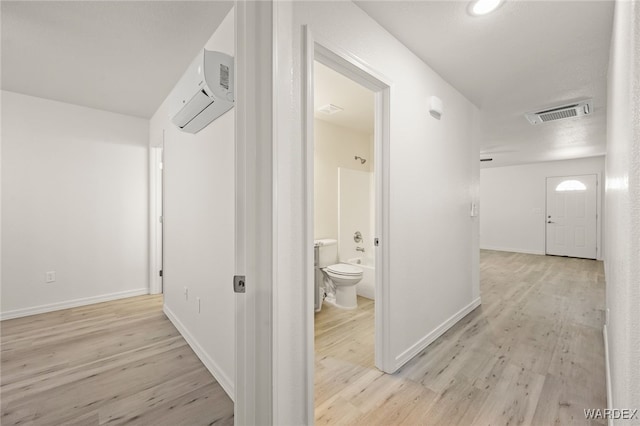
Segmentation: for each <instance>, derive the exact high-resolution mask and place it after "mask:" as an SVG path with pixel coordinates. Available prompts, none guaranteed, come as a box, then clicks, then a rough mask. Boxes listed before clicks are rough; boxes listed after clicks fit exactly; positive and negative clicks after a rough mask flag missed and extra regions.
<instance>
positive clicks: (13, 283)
mask: <svg viewBox="0 0 640 426" xmlns="http://www.w3.org/2000/svg"><path fill="white" fill-rule="evenodd" d="M147 144H148V120H144V119H140V118H135V117H130V116H126V115H120V114H114V113H111V112H105V111H99V110H95V109H91V108H85V107H81V106H76V105H70V104H66V103H61V102H55V101H51V100H46V99H41V98H36V97H31V96H25V95H22V94H18V93H13V92H6V91H3V92H2V151H3V152H2V154H3V156H2V229H3V234H2V317H3V318H9V317H16V316H23V315H29V314H33V313H38V312H45V311H50V310H55V309H62V308H66V307H70V306H77V305H80V304H86V303H91V302H97V301H103V300H109V299H113V298H118V297H127V296H133V295H139V294H145V293H146V292H147V291H148V269H147V262H148V247H147V246H148V222H147V220H148V219H147V214H148V202H147V200H148V197H147V190H148V189H147V187H148V169H147V161H148V160H147V149H148V148H147ZM46 271H56V282H54V283H50V284H45V272H46Z"/></svg>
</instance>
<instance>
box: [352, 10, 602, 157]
mask: <svg viewBox="0 0 640 426" xmlns="http://www.w3.org/2000/svg"><path fill="white" fill-rule="evenodd" d="M356 4H357V5H358V6H359V7H360V8H362V9H363V10H364V11H365V12H366V13H367V14H369V15H370V16H371V17H372V18H373V19H375V20H376V21H377V22H378V23H379V24H380V25H382V26H383V27H384V28H385V29H386V30H387V31H389V32H390V33H391V34H393V35H394V36H395V37H396V38H398V39H399V40H400V41H401V42H402V43H404V44H405V45H406V46H407V47H408V48H409V49H411V50H412V51H413V52H414V53H415V54H416V55H417V56H418V57H420V58H421V59H422V60H423V61H424V62H426V63H427V64H428V65H429V66H431V67H432V68H433V69H434V70H435V71H436V72H438V73H439V74H440V75H441V76H442V77H443V78H444V79H445V80H447V81H448V82H449V83H450V84H451V85H453V86H454V87H455V88H457V89H458V90H459V91H460V92H461V93H462V94H464V95H465V96H466V97H467V98H468V99H469V100H471V101H472V102H473V103H474V104H476V105H477V106H478V107H479V108H480V109H481V118H482V120H481V121H482V125H483V132H482V140H481V151H482V152H483V153H486V154H487V155H488V156H490V157H492V158H493V159H494V161H493V162H491V163H483V167H487V166H501V165H508V164H520V163H530V162H536V161H549V160H560V159H569V158H580V157H589V156H595V155H602V154H604V152H605V135H606V74H607V64H608V58H609V42H610V37H611V29H612V20H613V1H591V0H589V1H524V0H506V2H505V3H504V4H503V5H502V6H501V7H500V8H499V9H498V10H496V11H495V12H494V13H492V14H489V15H486V16H483V17H473V16H471V15H469V14H468V13H467V7H468V4H469V2H466V1H357V2H356ZM436 95H437V93H436ZM584 98H593V100H594V107H595V108H594V109H595V111H594V113H593V114H592V115H590V116H587V117H586V118H582V119H567V120H562V121H556V122H550V123H545V124H541V125H538V126H532V125H530V124H529V123H528V122H527V120H526V119H525V118H524V116H523V114H524V113H526V112H532V111H538V110H540V109H544V108H547V107H552V106H556V105H560V104H564V103H565V102H567V101H573V100H577V99H584ZM445 108H446V106H445Z"/></svg>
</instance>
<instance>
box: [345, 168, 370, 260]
mask: <svg viewBox="0 0 640 426" xmlns="http://www.w3.org/2000/svg"><path fill="white" fill-rule="evenodd" d="M338 181H339V183H338V197H339V203H338V215H339V221H338V222H339V225H338V250H339V252H338V254H339V257H340V261H341V262H346V261H347V260H348V259H351V258H354V257H369V258H371V257H374V251H373V247H374V246H373V238H374V226H373V225H374V217H375V216H374V215H373V214H374V213H375V211H372V206H373V203H374V201H373V198H374V186H373V184H374V181H373V173H372V172H364V171H359V170H352V169H348V168H343V167H340V168H339V169H338ZM356 231H359V232H360V233H361V234H362V242H360V243H356V242H355V241H354V239H353V237H354V234H355V233H356ZM357 247H360V248H363V249H364V252H359V251H357V250H356V248H357Z"/></svg>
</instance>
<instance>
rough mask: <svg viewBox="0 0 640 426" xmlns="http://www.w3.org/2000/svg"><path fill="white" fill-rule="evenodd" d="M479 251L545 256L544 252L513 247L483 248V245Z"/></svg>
mask: <svg viewBox="0 0 640 426" xmlns="http://www.w3.org/2000/svg"><path fill="white" fill-rule="evenodd" d="M480 250H495V251H509V252H512V253H524V254H538V255H543V256H544V255H545V254H546V253H545V252H544V251H540V250H526V249H519V248H513V247H495V246H485V245H482V246H480Z"/></svg>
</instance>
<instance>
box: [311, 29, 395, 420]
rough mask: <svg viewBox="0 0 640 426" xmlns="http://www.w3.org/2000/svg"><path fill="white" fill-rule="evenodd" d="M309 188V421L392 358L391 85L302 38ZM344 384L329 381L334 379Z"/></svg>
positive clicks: (348, 58)
mask: <svg viewBox="0 0 640 426" xmlns="http://www.w3.org/2000/svg"><path fill="white" fill-rule="evenodd" d="M308 42H309V44H308V45H307V49H308V50H307V53H308V54H309V53H312V54H309V55H308V57H307V58H308V59H307V63H306V66H307V73H306V75H307V79H308V80H307V82H308V84H307V85H306V87H307V93H306V117H307V120H306V124H307V132H306V137H307V145H306V149H307V166H308V167H307V193H308V194H309V198H308V204H307V206H308V210H307V220H308V227H307V229H308V235H309V237H308V241H309V249H310V250H312V253H313V254H312V256H310V258H311V261H310V265H309V270H310V272H311V271H313V272H312V273H311V274H309V275H308V276H311V280H310V282H309V283H308V286H307V288H308V289H309V292H310V293H312V294H313V296H312V297H311V298H308V300H311V301H312V302H311V303H310V306H309V309H310V311H311V312H312V315H313V319H312V321H311V330H310V338H311V339H312V340H311V342H310V346H311V348H313V350H312V351H311V354H312V355H313V356H314V357H313V359H311V360H310V370H311V374H310V379H311V383H312V384H314V389H313V391H314V393H313V394H314V395H315V397H314V400H315V413H316V420H321V419H322V418H324V416H325V415H326V413H328V412H329V411H327V410H330V406H331V400H332V399H334V398H335V397H336V395H337V394H339V393H340V391H341V389H339V388H340V387H342V388H343V389H342V390H344V391H347V392H348V390H347V389H346V388H347V386H346V383H348V382H349V381H350V378H349V377H347V376H349V375H351V376H353V378H354V379H355V377H356V376H359V375H362V374H367V371H371V372H373V374H375V373H376V372H377V374H379V372H378V370H382V371H384V372H393V371H394V370H395V368H393V364H394V363H393V360H392V359H390V358H389V355H388V354H389V352H390V351H389V350H388V349H389V348H388V343H389V336H388V332H389V327H388V320H389V314H388V312H389V309H388V297H385V295H386V294H387V293H388V287H387V285H386V282H387V280H386V279H385V278H386V277H387V276H388V267H387V265H388V248H387V247H386V246H385V244H384V243H385V242H386V241H388V214H386V212H388V182H389V177H388V152H389V145H388V141H389V135H388V122H389V92H390V89H389V84H387V83H385V80H384V79H383V78H380V77H379V76H377V74H376V73H375V71H373V70H370V69H368V68H367V67H366V65H365V64H362V63H360V62H359V61H358V60H357V58H353V57H351V56H350V55H349V54H348V53H346V52H340V53H336V52H337V50H335V49H334V50H332V49H330V48H327V47H326V46H325V45H324V44H319V43H315V42H313V41H312V40H311V36H310V34H308ZM338 376H340V379H339V380H340V382H342V383H345V385H344V386H336V384H337V382H336V377H338Z"/></svg>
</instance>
